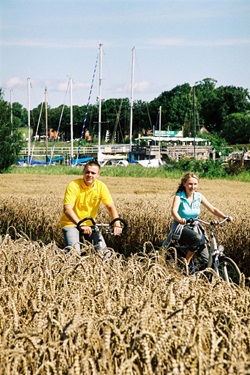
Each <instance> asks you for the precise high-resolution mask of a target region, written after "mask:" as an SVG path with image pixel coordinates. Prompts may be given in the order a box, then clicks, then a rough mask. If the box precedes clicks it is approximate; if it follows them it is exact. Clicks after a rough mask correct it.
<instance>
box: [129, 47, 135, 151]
mask: <svg viewBox="0 0 250 375" xmlns="http://www.w3.org/2000/svg"><path fill="white" fill-rule="evenodd" d="M134 57H135V47H133V48H132V70H131V98H130V124H129V150H130V152H131V151H132V137H133V105H134Z"/></svg>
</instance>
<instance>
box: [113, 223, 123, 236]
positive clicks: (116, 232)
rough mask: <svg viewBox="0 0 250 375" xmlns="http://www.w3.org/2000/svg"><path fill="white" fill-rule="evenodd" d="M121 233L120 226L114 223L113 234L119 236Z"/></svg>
mask: <svg viewBox="0 0 250 375" xmlns="http://www.w3.org/2000/svg"><path fill="white" fill-rule="evenodd" d="M121 234H122V227H121V226H120V225H119V226H118V225H114V235H115V236H120V235H121Z"/></svg>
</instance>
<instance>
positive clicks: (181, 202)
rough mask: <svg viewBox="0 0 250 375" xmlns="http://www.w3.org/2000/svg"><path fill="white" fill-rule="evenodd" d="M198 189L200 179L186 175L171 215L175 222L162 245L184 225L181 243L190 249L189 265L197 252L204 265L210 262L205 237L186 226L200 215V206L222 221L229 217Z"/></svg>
mask: <svg viewBox="0 0 250 375" xmlns="http://www.w3.org/2000/svg"><path fill="white" fill-rule="evenodd" d="M197 187H198V177H197V176H196V175H195V174H194V173H192V172H187V173H185V174H184V175H183V177H182V179H181V183H180V184H179V187H178V189H177V191H176V194H175V196H174V199H173V204H172V209H171V213H172V216H173V218H174V221H173V224H172V226H171V229H170V233H169V235H168V237H167V239H166V240H165V241H164V242H163V244H162V245H163V246H165V245H167V244H168V243H169V242H170V240H171V237H172V235H173V233H174V232H175V230H176V228H177V226H178V225H179V224H182V225H183V228H182V231H181V236H180V238H179V243H180V244H181V245H185V246H187V247H188V252H187V255H186V260H187V263H189V262H190V260H191V259H192V257H193V255H194V252H195V251H199V253H200V255H201V257H202V258H203V261H204V263H205V262H206V261H207V260H208V250H207V248H206V244H205V239H204V236H203V235H202V234H200V233H197V232H195V231H194V230H193V229H192V228H190V226H189V225H186V224H187V221H188V220H189V219H191V218H192V219H194V218H196V217H198V216H199V215H200V205H201V204H203V206H205V207H206V208H207V209H208V210H209V211H210V212H212V214H214V215H215V216H218V217H220V218H222V219H224V218H225V217H227V216H228V215H225V214H224V213H223V212H222V211H220V210H219V209H218V208H216V207H214V206H213V205H212V204H211V203H210V202H208V200H207V199H206V198H205V197H204V195H202V194H201V193H199V192H197V191H196V189H197ZM229 221H232V217H229Z"/></svg>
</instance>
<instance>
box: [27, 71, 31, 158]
mask: <svg viewBox="0 0 250 375" xmlns="http://www.w3.org/2000/svg"><path fill="white" fill-rule="evenodd" d="M27 91H28V165H30V133H31V132H30V78H27Z"/></svg>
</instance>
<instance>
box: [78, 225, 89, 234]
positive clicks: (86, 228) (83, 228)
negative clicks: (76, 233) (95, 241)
mask: <svg viewBox="0 0 250 375" xmlns="http://www.w3.org/2000/svg"><path fill="white" fill-rule="evenodd" d="M79 228H80V230H81V232H82V233H84V234H87V235H89V236H91V234H92V229H91V227H89V226H87V225H83V224H80V225H79Z"/></svg>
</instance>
